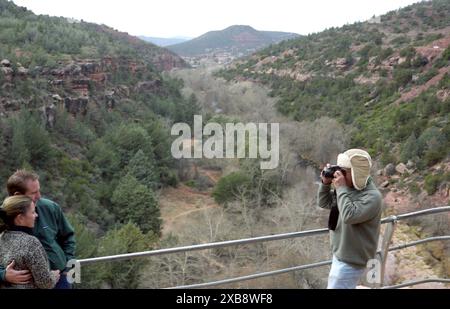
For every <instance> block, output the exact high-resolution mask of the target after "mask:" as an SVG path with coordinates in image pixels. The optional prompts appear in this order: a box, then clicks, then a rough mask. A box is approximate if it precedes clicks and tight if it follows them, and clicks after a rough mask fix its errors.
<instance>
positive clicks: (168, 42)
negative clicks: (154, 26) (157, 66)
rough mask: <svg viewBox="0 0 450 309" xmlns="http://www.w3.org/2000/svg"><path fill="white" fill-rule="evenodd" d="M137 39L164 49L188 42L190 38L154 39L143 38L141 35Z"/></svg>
mask: <svg viewBox="0 0 450 309" xmlns="http://www.w3.org/2000/svg"><path fill="white" fill-rule="evenodd" d="M139 38H140V39H141V40H144V41H146V42H150V43H153V44H155V45H158V46H161V47H165V46H168V45H175V44H179V43H183V42H186V41H189V40H190V38H182V37H176V38H155V37H150V36H143V35H141V36H139Z"/></svg>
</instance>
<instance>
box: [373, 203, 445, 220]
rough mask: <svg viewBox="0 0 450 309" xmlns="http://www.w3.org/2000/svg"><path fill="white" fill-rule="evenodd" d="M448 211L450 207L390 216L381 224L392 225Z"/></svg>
mask: <svg viewBox="0 0 450 309" xmlns="http://www.w3.org/2000/svg"><path fill="white" fill-rule="evenodd" d="M447 211H450V206H442V207H435V208H429V209H424V210H419V211H415V212H409V213H406V214H402V215H393V216H389V217H387V218H384V219H382V220H381V223H382V224H383V223H390V222H394V221H398V220H404V219H411V218H414V217H420V216H423V215H432V214H437V213H441V212H447Z"/></svg>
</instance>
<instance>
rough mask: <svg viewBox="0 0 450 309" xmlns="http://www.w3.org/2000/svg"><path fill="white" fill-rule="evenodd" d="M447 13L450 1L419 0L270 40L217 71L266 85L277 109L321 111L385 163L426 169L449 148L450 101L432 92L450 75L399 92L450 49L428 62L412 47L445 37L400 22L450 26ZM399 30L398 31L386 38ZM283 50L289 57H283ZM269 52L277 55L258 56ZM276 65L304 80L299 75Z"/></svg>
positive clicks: (445, 61) (443, 60) (440, 64)
mask: <svg viewBox="0 0 450 309" xmlns="http://www.w3.org/2000/svg"><path fill="white" fill-rule="evenodd" d="M425 12H426V13H425ZM449 12H450V3H449V2H448V1H443V0H435V1H431V2H422V3H417V4H414V5H411V6H408V7H406V8H405V9H402V10H400V11H399V12H398V13H397V12H390V13H388V14H386V15H384V16H382V17H381V21H382V23H381V24H380V25H376V26H374V25H373V24H370V23H354V24H352V25H345V26H343V27H341V28H339V29H337V28H331V29H328V30H326V31H323V32H320V33H315V34H311V35H308V36H306V37H302V38H299V39H295V40H290V41H286V42H282V43H280V44H277V45H272V46H270V47H268V48H266V49H264V50H263V51H261V52H259V53H257V54H255V55H254V56H252V58H251V59H250V60H248V61H242V62H239V63H237V64H236V65H234V66H232V67H230V68H228V69H226V70H221V71H219V72H218V73H217V75H218V76H221V77H223V78H225V79H227V80H231V79H234V78H235V77H237V76H239V77H243V78H248V79H251V80H257V81H259V82H262V83H264V84H266V85H268V86H270V88H271V95H272V96H274V97H277V98H279V100H278V103H277V104H278V105H277V107H278V110H279V111H280V112H281V113H283V114H285V115H288V116H290V117H292V118H293V119H295V120H298V121H303V120H307V121H311V120H316V119H319V118H320V117H323V116H326V117H330V118H334V119H337V120H338V121H340V122H341V123H343V124H348V125H351V126H352V127H353V128H354V130H353V131H352V132H351V140H352V141H351V146H354V147H364V148H366V149H368V150H369V152H371V153H373V154H374V156H377V157H379V158H380V159H381V161H382V163H383V164H386V163H389V162H392V163H396V162H399V161H403V162H405V161H406V160H408V159H412V160H413V161H415V162H416V163H419V168H425V167H427V166H431V165H433V164H435V163H437V162H439V161H440V160H442V159H444V158H446V157H447V156H448V154H449V149H450V142H449V137H450V136H449V133H448V132H449V126H450V123H449V116H448V115H449V111H450V107H449V105H450V99H449V98H448V97H447V99H445V100H444V101H443V102H442V101H441V100H440V99H438V96H437V93H438V92H439V91H443V90H445V91H448V89H449V86H448V85H450V80H449V76H448V73H447V74H446V75H445V76H444V77H443V78H442V79H441V81H440V82H439V83H437V84H436V85H433V86H431V87H429V88H428V89H426V91H423V92H422V93H421V94H420V95H418V96H416V97H412V98H411V99H410V100H409V102H407V103H400V104H399V103H398V102H399V99H400V96H401V94H402V93H406V92H408V91H410V90H411V89H412V88H413V87H417V86H418V85H423V84H425V83H426V82H428V81H429V80H430V79H432V78H433V77H435V76H437V75H438V74H439V69H441V68H444V67H449V66H450V48H447V49H446V50H445V51H444V52H443V53H442V56H441V57H437V58H436V59H432V60H431V61H432V63H431V64H429V61H430V60H429V59H428V58H426V57H425V56H422V55H421V54H420V53H418V52H417V50H416V47H417V46H420V45H418V44H419V43H421V44H429V43H430V42H431V41H429V40H431V39H430V37H431V38H433V39H439V38H441V37H442V35H439V34H436V33H432V34H430V36H429V35H428V33H427V31H424V32H422V34H421V35H420V36H417V38H416V37H411V35H412V34H410V33H408V32H407V31H406V30H404V29H401V28H402V27H403V26H401V25H402V24H407V23H410V22H411V18H413V19H414V25H415V27H425V26H426V27H431V28H430V29H440V28H442V27H444V26H450V18H449V16H450V14H449ZM394 15H395V18H393V16H394ZM414 25H412V26H414ZM396 28H398V29H399V31H400V32H401V33H402V35H399V36H396V37H395V38H393V39H390V40H386V37H387V36H388V35H389V36H392V32H395V31H396V30H395V29H396ZM414 40H416V41H414ZM286 51H291V52H292V51H293V56H289V57H286V56H283V55H284V54H285V52H286ZM268 57H276V59H275V61H274V62H272V61H263V60H265V59H268ZM338 64H339V65H338ZM274 70H286V71H288V72H292V74H297V73H301V74H302V75H304V76H307V78H305V80H304V81H299V80H296V79H293V78H291V77H289V75H285V74H277V73H276V72H275V71H274ZM268 71H271V72H272V73H270V74H269V73H268Z"/></svg>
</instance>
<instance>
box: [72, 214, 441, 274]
mask: <svg viewBox="0 0 450 309" xmlns="http://www.w3.org/2000/svg"><path fill="white" fill-rule="evenodd" d="M447 211H450V206H444V207H437V208H431V209H425V210H421V211H417V212H412V213H407V214H402V215H397V216H390V217H387V218H384V219H382V220H381V223H382V224H384V223H389V222H394V221H398V220H404V219H409V218H412V217H417V216H422V215H429V214H436V213H441V212H447ZM328 231H329V230H328V229H326V228H325V229H316V230H309V231H301V232H292V233H284V234H276V235H269V236H260V237H254V238H245V239H237V240H227V241H221V242H214V243H207V244H199V245H191V246H183V247H175V248H167V249H159V250H151V251H144V252H135V253H125V254H119V255H111V256H102V257H95V258H87V259H80V260H78V262H79V263H80V265H87V264H92V263H98V262H110V261H119V260H128V259H132V258H139V257H148V256H156V255H163V254H171V253H180V252H188V251H194V250H205V249H213V248H220V247H227V246H236V245H243V244H250V243H258V242H265V241H274V240H281V239H289V238H297V237H306V236H314V235H321V234H326V233H328Z"/></svg>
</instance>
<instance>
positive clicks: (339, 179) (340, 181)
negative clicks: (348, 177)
mask: <svg viewBox="0 0 450 309" xmlns="http://www.w3.org/2000/svg"><path fill="white" fill-rule="evenodd" d="M332 182H333V184H334V187H335V188H336V189H337V188H339V187H343V186H346V185H347V182H346V181H345V176H344V174H342V172H341V171H336V172H335V173H334V178H333V180H332Z"/></svg>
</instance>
